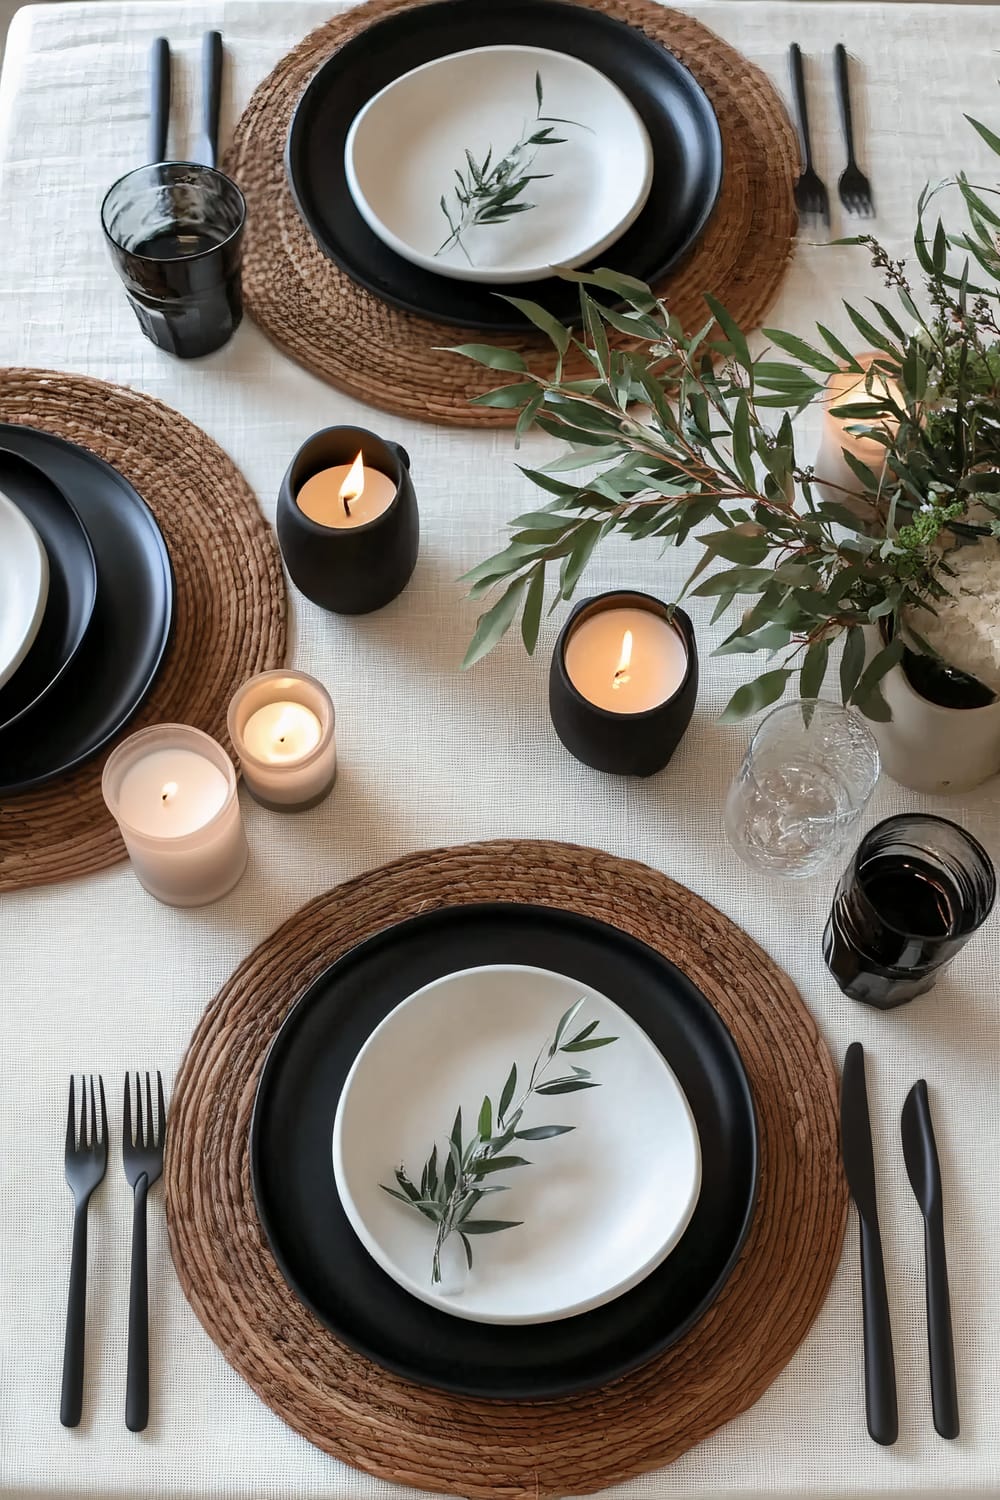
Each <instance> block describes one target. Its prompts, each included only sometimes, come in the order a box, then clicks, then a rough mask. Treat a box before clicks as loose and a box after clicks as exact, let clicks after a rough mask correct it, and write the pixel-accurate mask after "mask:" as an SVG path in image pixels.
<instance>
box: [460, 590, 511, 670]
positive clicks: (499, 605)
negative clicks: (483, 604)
mask: <svg viewBox="0 0 1000 1500" xmlns="http://www.w3.org/2000/svg"><path fill="white" fill-rule="evenodd" d="M525 581H526V580H525V579H523V578H515V580H514V582H513V583H512V584H510V585H509V586H508V587H507V588H506V589H505V590H504V592H503V594H502V595H501V597H500V598H499V599H498V601H497V602H496V604H494V606H493V608H492V609H488V610H487V611H486V613H485V614H483V615H480V617H479V623H478V625H477V626H476V630H475V634H474V635H473V637H472V640H471V641H470V643H469V649H468V651H467V652H466V653H465V660H464V661H463V662H462V670H463V671H465V670H466V669H467V668H468V667H471V666H474V665H475V663H476V662H477V661H481V660H482V658H483V657H484V656H487V655H488V654H489V652H491V651H492V650H493V647H494V646H495V645H496V643H497V641H499V640H500V638H501V637H502V636H504V635H506V633H507V631H508V630H509V629H510V627H511V625H512V624H513V622H514V617H515V616H516V614H517V609H518V605H519V604H520V602H521V597H522V595H523V593H524V585H525Z"/></svg>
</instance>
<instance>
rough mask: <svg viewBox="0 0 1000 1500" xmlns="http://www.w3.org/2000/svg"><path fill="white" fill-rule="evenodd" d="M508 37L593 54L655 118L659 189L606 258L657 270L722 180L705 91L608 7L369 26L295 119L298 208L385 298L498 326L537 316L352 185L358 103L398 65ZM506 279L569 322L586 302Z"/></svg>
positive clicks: (292, 137) (498, 9)
mask: <svg viewBox="0 0 1000 1500" xmlns="http://www.w3.org/2000/svg"><path fill="white" fill-rule="evenodd" d="M505 44H511V45H517V46H526V47H527V46H531V47H544V48H548V49H550V50H552V51H556V52H565V53H568V54H570V55H571V56H573V57H576V58H579V59H580V60H581V61H582V62H586V63H589V64H590V65H591V66H593V67H595V68H597V69H598V70H599V71H600V72H601V73H603V74H604V75H605V76H606V77H607V78H609V79H611V81H612V82H613V83H615V84H617V85H618V87H619V88H620V89H621V90H622V92H623V93H624V94H625V95H626V96H627V97H628V98H629V99H630V100H631V102H632V104H633V105H634V106H635V108H636V110H637V111H638V113H639V115H640V117H641V118H642V121H643V124H644V125H645V127H646V130H647V132H648V134H649V138H650V142H651V144H652V148H653V157H654V169H653V183H652V189H651V191H650V195H649V198H648V200H647V202H646V205H645V207H644V209H643V210H642V213H641V214H640V215H639V217H638V218H637V219H636V221H635V223H634V224H633V225H632V226H631V228H630V229H628V230H627V231H626V232H625V234H624V235H623V236H622V238H621V239H620V240H619V241H618V243H617V244H615V245H614V246H613V247H612V248H611V249H610V250H607V251H605V252H603V253H602V254H601V255H600V256H599V257H598V262H599V264H600V265H602V266H608V267H610V268H611V269H613V270H615V271H619V272H622V273H624V274H626V275H629V276H634V277H638V278H639V279H640V280H642V281H646V282H655V281H658V280H659V279H660V278H661V277H663V276H664V275H665V273H666V272H667V271H669V270H670V269H671V268H672V267H674V266H676V265H677V263H678V262H679V261H680V260H681V259H682V258H683V256H684V255H685V254H686V253H687V252H688V251H689V250H690V249H691V248H692V246H693V245H694V243H695V241H696V240H697V238H698V236H699V235H700V234H701V232H702V230H703V229H704V227H705V225H706V223H707V222H708V218H709V216H710V214H711V212H712V209H713V208H714V206H715V201H716V198H717V197H718V194H719V188H720V186H721V183H722V137H721V134H720V131H719V125H718V121H717V120H716V118H715V115H714V113H713V111H712V106H711V105H710V103H709V101H708V99H707V98H706V96H705V93H704V91H703V90H702V89H701V87H700V86H699V85H698V84H697V83H696V82H695V80H694V78H693V77H692V76H691V74H690V73H689V72H688V71H687V69H686V68H685V67H683V66H682V65H681V64H680V63H679V62H678V61H677V59H676V58H675V57H674V56H673V55H672V54H671V53H670V52H668V51H667V50H666V48H664V47H661V46H660V45H659V43H657V42H655V41H653V40H652V39H651V38H650V37H648V36H646V35H645V33H644V32H641V31H638V30H636V29H635V28H633V27H631V26H627V25H625V24H624V23H623V22H621V21H616V20H614V19H612V18H611V17H610V16H606V15H604V14H603V13H602V12H601V11H597V10H591V9H590V8H589V7H586V6H580V5H568V4H564V3H562V0H439V3H437V4H430V5H419V6H415V7H414V8H413V9H411V10H405V11H401V12H400V13H399V14H398V15H395V16H391V17H389V18H388V19H386V20H384V21H380V22H378V23H377V24H376V25H374V26H371V27H369V28H368V29H367V30H366V31H363V32H361V33H360V35H358V36H357V37H355V38H354V39H353V40H352V41H350V42H348V43H346V44H345V46H343V47H342V48H341V49H340V51H339V52H336V53H335V54H334V55H333V56H332V57H331V58H330V59H329V60H328V61H327V62H326V63H324V65H323V66H322V67H321V68H320V69H319V71H318V72H317V73H316V75H315V76H314V77H313V79H312V81H311V82H310V84H309V86H308V87H307V89H306V90H305V93H304V94H303V96H302V98H301V100H300V101H299V104H298V106H297V108H296V111H295V114H294V117H293V119H292V125H291V130H290V132H289V137H288V148H287V169H288V176H289V180H290V183H291V187H292V192H293V194H294V196H295V200H296V203H297V204H298V207H299V211H300V213H301V214H302V217H303V218H304V219H305V221H306V223H307V224H308V226H309V228H310V230H311V232H312V234H313V236H314V237H315V239H316V242H317V243H318V244H319V246H320V248H321V249H322V250H323V252H324V254H326V255H328V256H329V257H330V259H331V260H333V261H335V262H336V264H337V265H339V266H340V267H341V268H342V269H343V270H344V271H346V273H347V274H348V275H349V276H350V277H351V278H352V280H354V281H356V282H358V283H360V285H362V286H365V287H367V288H368V289H369V290H370V291H372V292H374V293H376V295H377V296H379V297H381V298H382V299H383V300H385V301H387V302H391V303H394V304H395V305H396V306H399V307H402V308H405V309H406V310H407V311H409V312H413V313H416V314H418V315H419V316H421V317H426V318H431V319H433V320H434V321H435V322H442V323H456V324H459V325H461V326H462V327H465V328H486V329H491V330H493V331H494V332H497V333H499V332H504V331H516V330H517V329H520V328H523V327H524V323H525V320H524V319H523V318H522V317H521V315H520V314H519V313H517V312H515V311H514V310H513V309H512V308H511V307H510V304H509V303H507V302H504V301H501V299H500V298H499V297H498V296H496V294H495V290H494V289H493V288H491V287H490V286H489V285H485V284H482V283H475V282H467V281H455V280H453V279H451V278H449V277H446V276H437V275H435V274H434V273H433V272H431V271H426V270H423V269H422V268H421V267H419V266H415V265H412V264H410V262H409V261H406V260H404V259H403V258H402V257H401V256H399V255H397V254H396V253H395V252H394V251H393V250H391V249H390V248H389V246H388V245H386V244H384V243H383V242H382V240H380V239H379V237H378V236H377V235H376V234H375V233H374V232H373V230H372V229H371V228H369V226H368V224H367V223H366V222H365V220H364V219H363V218H362V216H361V214H360V213H359V212H358V209H357V208H356V206H355V204H354V200H353V198H352V197H351V194H350V191H349V189H348V185H347V178H346V174H345V170H344V146H345V142H346V139H347V134H348V131H349V130H350V127H351V123H352V121H353V120H354V117H355V116H356V115H357V113H358V111H359V110H360V109H361V108H362V107H363V106H364V105H365V104H366V103H367V102H368V100H369V99H371V98H373V97H374V95H375V94H377V93H378V92H379V90H381V89H383V88H385V86H386V85H387V84H389V83H391V82H393V80H394V79H396V78H400V77H402V76H403V74H405V73H409V72H410V71H411V70H412V69H414V68H417V67H419V66H420V65H421V64H423V63H427V62H431V61H433V60H435V59H437V58H440V57H447V56H451V55H452V54H454V53H456V52H463V51H467V50H469V49H471V48H475V47H493V46H502V45H505ZM502 290H503V292H504V293H506V294H508V295H513V296H520V297H527V298H529V299H531V300H533V301H536V302H540V303H541V304H542V305H543V306H544V307H546V308H547V309H548V310H549V311H550V312H551V313H552V314H553V315H554V316H556V317H557V318H559V319H560V320H561V321H563V322H566V323H571V322H572V321H573V320H574V318H575V316H576V312H577V291H576V287H575V286H574V285H573V284H572V283H570V282H566V281H560V280H559V279H557V278H553V279H550V280H545V281H533V282H530V283H528V284H527V285H524V286H518V285H513V286H504V287H503V288H502Z"/></svg>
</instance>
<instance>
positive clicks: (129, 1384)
mask: <svg viewBox="0 0 1000 1500" xmlns="http://www.w3.org/2000/svg"><path fill="white" fill-rule="evenodd" d="M156 1097H157V1106H158V1112H157V1116H156V1119H155V1120H154V1118H153V1095H152V1088H151V1085H150V1079H149V1074H148V1073H147V1074H146V1106H145V1110H143V1102H142V1089H141V1088H140V1086H139V1075H138V1073H136V1075H135V1134H134V1136H133V1133H132V1091H131V1088H130V1081H129V1074H128V1073H126V1074H125V1105H124V1109H123V1111H122V1161H123V1163H124V1166H125V1176H126V1178H127V1179H128V1184H129V1186H130V1187H131V1189H132V1194H133V1205H132V1276H131V1281H130V1283H129V1294H128V1364H127V1372H126V1378H125V1426H126V1427H127V1428H128V1429H129V1431H130V1432H141V1431H142V1430H143V1428H144V1427H145V1425H146V1423H147V1421H148V1420H149V1295H148V1286H147V1280H146V1195H147V1193H148V1192H149V1189H150V1188H151V1187H152V1186H153V1183H154V1182H156V1181H157V1180H158V1178H159V1176H160V1174H161V1172H162V1171H163V1143H164V1140H165V1139H166V1134H167V1111H166V1108H165V1107H164V1103H163V1080H162V1079H161V1077H160V1075H159V1073H157V1075H156Z"/></svg>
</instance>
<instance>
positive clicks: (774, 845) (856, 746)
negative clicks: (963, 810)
mask: <svg viewBox="0 0 1000 1500" xmlns="http://www.w3.org/2000/svg"><path fill="white" fill-rule="evenodd" d="M878 773H879V757H878V746H877V745H876V743H875V740H874V738H873V737H872V734H871V732H870V731H869V729H868V728H867V726H866V724H865V722H864V720H863V719H862V718H861V716H860V714H857V713H855V712H854V711H853V710H852V709H846V708H841V706H840V704H839V703H828V702H826V701H825V700H824V699H821V698H809V699H797V700H795V701H794V702H791V703H783V704H781V705H780V706H779V707H778V708H774V709H772V710H771V712H770V713H769V714H768V715H767V717H766V718H765V719H763V720H762V721H761V723H760V725H759V726H758V728H757V731H756V733H755V734H754V737H753V739H752V740H751V741H750V745H749V748H748V749H747V753H746V756H745V757H744V760H743V764H742V766H741V767H740V770H739V773H738V775H737V776H736V778H735V780H734V781H733V784H732V786H731V787H730V789H729V795H728V797H727V799H726V809H725V824H726V833H727V834H728V836H729V841H730V843H731V844H732V846H733V848H734V849H735V850H736V852H737V854H739V856H740V857H741V859H743V860H745V861H746V863H747V864H748V865H750V866H752V867H753V868H754V869H756V870H762V871H763V872H764V873H765V874H767V875H778V876H781V877H783V878H785V879H791V880H796V879H804V878H805V877H807V876H809V875H814V874H815V873H816V871H817V870H820V869H822V868H823V866H824V865H827V864H829V863H830V861H831V860H832V859H833V858H834V857H835V855H837V854H838V853H839V852H840V850H841V849H842V847H843V845H844V843H845V842H846V840H847V838H848V836H849V835H850V833H851V831H852V830H853V829H854V827H855V826H856V824H857V822H858V819H859V818H860V817H861V814H862V813H863V812H864V810H865V807H866V805H867V803H868V799H869V797H870V796H871V794H872V791H873V790H874V787H875V783H876V781H877V780H878Z"/></svg>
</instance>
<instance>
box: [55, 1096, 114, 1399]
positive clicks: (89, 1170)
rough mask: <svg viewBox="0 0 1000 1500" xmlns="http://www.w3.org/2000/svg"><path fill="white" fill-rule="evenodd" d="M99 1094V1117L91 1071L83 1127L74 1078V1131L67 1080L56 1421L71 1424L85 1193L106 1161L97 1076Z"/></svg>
mask: <svg viewBox="0 0 1000 1500" xmlns="http://www.w3.org/2000/svg"><path fill="white" fill-rule="evenodd" d="M97 1084H98V1088H99V1090H100V1098H101V1115H100V1120H98V1117H97V1104H96V1101H95V1099H94V1076H93V1074H91V1076H90V1129H89V1131H88V1129H87V1080H86V1079H85V1078H81V1080H80V1120H79V1131H78V1130H77V1119H76V1080H75V1079H74V1078H71V1079H70V1081H69V1118H68V1120H67V1121H66V1181H67V1182H68V1183H69V1186H70V1188H71V1190H72V1193H73V1202H74V1205H75V1207H74V1212H73V1258H72V1260H71V1261H70V1270H69V1305H68V1307H67V1309H66V1343H65V1346H64V1348H63V1378H62V1400H61V1403H60V1406H59V1420H60V1422H61V1423H62V1424H63V1426H64V1427H76V1426H77V1424H78V1423H79V1421H80V1414H81V1412H82V1411H83V1350H84V1342H85V1336H86V1323H87V1209H88V1206H89V1204H90V1195H91V1193H92V1192H93V1191H94V1189H95V1188H96V1187H98V1186H99V1185H100V1184H101V1183H102V1182H103V1181H104V1173H105V1170H106V1168H107V1165H108V1111H107V1108H106V1106H105V1103H104V1080H103V1078H101V1077H100V1076H98V1079H97Z"/></svg>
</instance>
